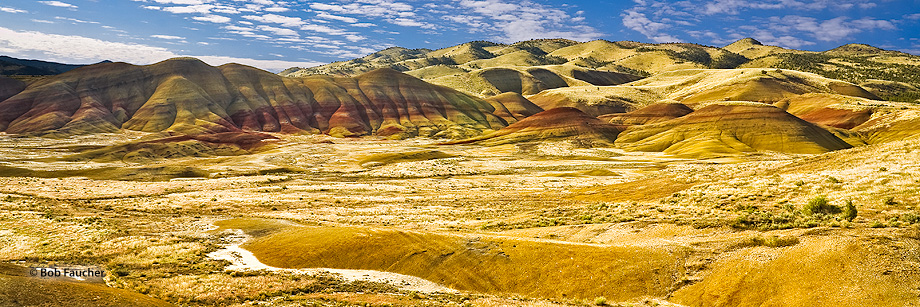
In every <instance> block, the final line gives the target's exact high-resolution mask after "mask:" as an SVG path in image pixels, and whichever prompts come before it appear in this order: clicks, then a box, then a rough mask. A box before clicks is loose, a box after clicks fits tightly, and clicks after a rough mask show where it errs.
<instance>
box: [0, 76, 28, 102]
mask: <svg viewBox="0 0 920 307" xmlns="http://www.w3.org/2000/svg"><path fill="white" fill-rule="evenodd" d="M24 89H26V83H25V82H22V81H19V80H16V79H11V78H7V77H3V76H0V101H4V100H6V99H7V98H10V97H13V96H15V95H16V94H19V92H22V90H24Z"/></svg>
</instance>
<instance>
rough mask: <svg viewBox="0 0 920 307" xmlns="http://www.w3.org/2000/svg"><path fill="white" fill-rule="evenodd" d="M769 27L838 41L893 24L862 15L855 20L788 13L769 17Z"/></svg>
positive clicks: (883, 28) (843, 17)
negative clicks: (823, 18)
mask: <svg viewBox="0 0 920 307" xmlns="http://www.w3.org/2000/svg"><path fill="white" fill-rule="evenodd" d="M769 21H770V25H769V28H770V29H772V30H774V31H777V32H781V33H806V34H808V35H810V36H812V37H814V38H815V39H817V40H821V41H826V42H834V41H840V40H842V39H844V38H847V37H849V36H851V35H853V34H856V33H860V32H864V31H872V30H876V29H882V30H893V29H895V26H894V24H893V23H891V22H890V21H887V20H877V19H872V18H870V17H864V18H862V19H857V20H848V18H847V17H845V16H841V17H837V18H833V19H829V20H818V19H816V18H813V17H804V16H798V15H789V16H783V17H770V18H769Z"/></svg>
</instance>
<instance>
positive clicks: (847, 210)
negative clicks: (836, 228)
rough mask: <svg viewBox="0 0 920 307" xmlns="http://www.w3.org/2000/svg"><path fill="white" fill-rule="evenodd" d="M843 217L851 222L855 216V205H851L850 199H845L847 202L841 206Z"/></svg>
mask: <svg viewBox="0 0 920 307" xmlns="http://www.w3.org/2000/svg"><path fill="white" fill-rule="evenodd" d="M843 218H844V219H846V220H847V221H848V222H852V221H853V219H855V218H856V206H854V205H853V201H852V200H847V204H846V206H844V208H843Z"/></svg>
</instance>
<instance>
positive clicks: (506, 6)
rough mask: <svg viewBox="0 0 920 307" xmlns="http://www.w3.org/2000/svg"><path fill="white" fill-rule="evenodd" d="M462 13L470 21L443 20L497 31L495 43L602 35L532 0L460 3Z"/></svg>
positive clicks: (469, 0)
mask: <svg viewBox="0 0 920 307" xmlns="http://www.w3.org/2000/svg"><path fill="white" fill-rule="evenodd" d="M458 5H459V8H458V9H460V10H462V11H464V12H466V13H467V14H463V15H464V16H467V17H469V19H468V20H466V21H465V20H462V19H458V18H452V17H449V16H450V15H446V16H442V17H441V18H443V19H445V20H449V21H453V22H456V23H460V24H465V25H467V26H472V28H470V29H469V31H470V32H480V31H497V32H499V33H501V34H499V35H496V36H495V37H493V39H496V40H498V41H501V42H507V43H510V42H517V41H522V40H529V39H536V38H569V39H574V40H581V41H585V40H592V39H596V38H598V37H600V36H601V35H602V34H601V33H600V32H598V31H597V30H596V29H594V28H592V27H590V26H587V25H585V24H583V23H582V22H581V21H578V20H573V17H572V16H571V15H569V14H568V13H566V11H564V10H562V9H559V8H555V7H551V6H547V5H543V4H539V3H535V2H531V1H529V0H460V1H459V2H458Z"/></svg>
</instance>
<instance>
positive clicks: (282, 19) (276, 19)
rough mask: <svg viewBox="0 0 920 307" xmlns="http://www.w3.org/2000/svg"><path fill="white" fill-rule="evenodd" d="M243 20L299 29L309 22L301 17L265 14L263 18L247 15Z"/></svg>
mask: <svg viewBox="0 0 920 307" xmlns="http://www.w3.org/2000/svg"><path fill="white" fill-rule="evenodd" d="M243 18H246V19H249V20H253V21H258V22H261V23H276V24H280V25H281V26H282V27H299V26H303V25H305V24H307V22H306V21H304V20H303V19H300V17H288V16H281V15H277V14H265V15H261V16H256V15H246V16H243Z"/></svg>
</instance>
